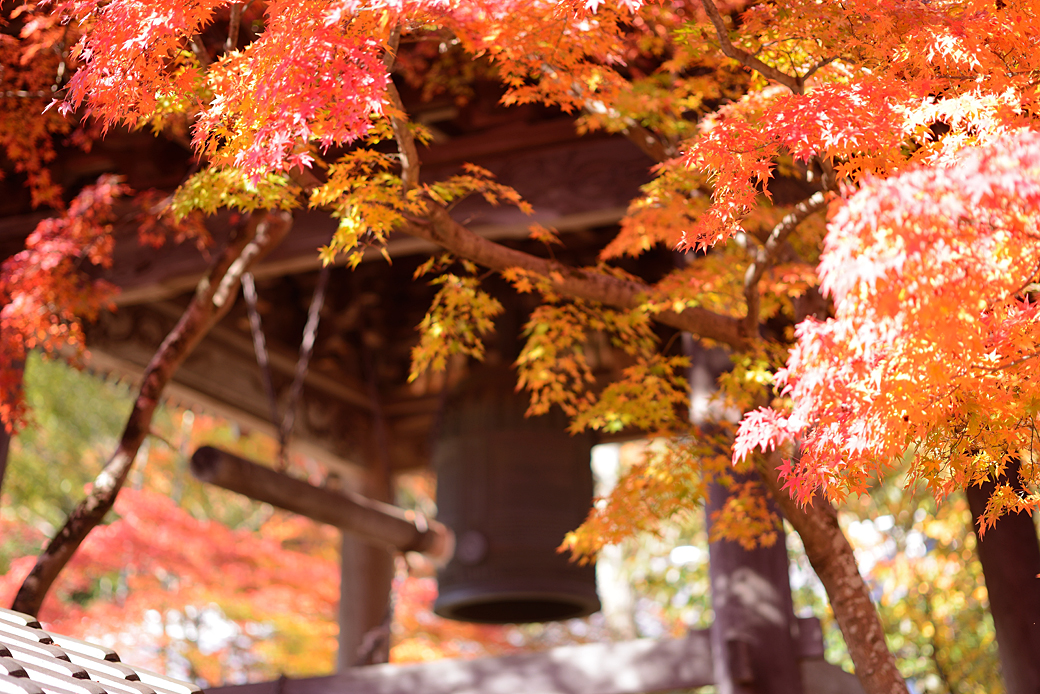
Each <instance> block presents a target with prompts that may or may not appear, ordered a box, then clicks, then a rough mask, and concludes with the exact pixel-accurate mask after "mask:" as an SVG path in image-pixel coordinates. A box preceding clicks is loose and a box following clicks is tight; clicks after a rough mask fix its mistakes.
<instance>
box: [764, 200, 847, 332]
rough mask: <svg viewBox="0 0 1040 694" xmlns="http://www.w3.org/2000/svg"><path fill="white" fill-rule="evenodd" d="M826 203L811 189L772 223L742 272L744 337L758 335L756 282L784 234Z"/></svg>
mask: <svg viewBox="0 0 1040 694" xmlns="http://www.w3.org/2000/svg"><path fill="white" fill-rule="evenodd" d="M826 204H827V198H826V197H825V196H824V194H823V193H821V192H816V193H813V194H812V195H811V196H809V197H808V198H807V199H805V200H802V201H801V202H800V203H798V204H797V205H795V207H794V209H793V210H791V211H790V212H789V213H788V214H787V215H785V216H784V218H783V219H781V220H780V221H779V223H777V225H776V226H775V227H773V230H772V232H770V234H769V238H767V239H766V241H765V243H763V244H762V246H761V247H759V248H758V250H757V251H756V253H755V260H754V262H753V263H751V265H749V266H748V269H747V270H746V271H745V273H744V299H745V301H746V302H747V315H746V316H744V333H745V335H746V336H747V337H749V338H751V337H755V336H756V335H758V311H759V306H760V304H761V296H760V294H759V291H758V283H759V282H760V281H761V280H762V277H763V276H764V275H765V274H766V272H768V271H769V268H771V267H772V266H773V264H774V263H775V262H776V256H777V253H778V252H779V250H780V248H781V247H782V246H783V245H784V243H785V242H786V241H787V238H788V237H789V236H790V235H791V234H792V233H793V232H794V230H795V229H797V228H798V225H799V224H801V223H802V222H804V221H805V220H806V219H807V218H808V217H809V216H810V215H812V214H814V213H815V212H818V211H819V210H822V209H823V208H824V206H825V205H826Z"/></svg>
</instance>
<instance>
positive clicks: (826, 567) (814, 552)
mask: <svg viewBox="0 0 1040 694" xmlns="http://www.w3.org/2000/svg"><path fill="white" fill-rule="evenodd" d="M779 457H780V456H779V454H778V453H775V452H774V453H773V454H772V455H769V456H755V464H756V467H757V469H758V472H759V474H760V475H761V476H762V481H763V482H764V483H765V485H766V487H767V488H768V489H769V492H770V494H771V495H772V497H773V498H774V499H776V502H777V503H778V504H779V505H780V509H781V510H782V511H783V513H784V516H785V517H786V518H787V520H788V521H789V522H790V523H791V525H792V526H793V527H794V529H795V531H796V532H797V533H798V535H799V536H800V537H801V538H802V545H803V546H804V547H805V555H806V556H807V557H808V558H809V563H810V564H812V567H813V570H814V571H816V575H817V576H819V577H820V581H821V582H822V583H823V587H824V588H825V589H826V590H827V597H828V599H829V600H830V603H831V609H832V610H834V618H835V619H836V620H837V622H838V626H839V627H840V628H841V632H842V633H843V634H844V635H845V643H846V644H847V645H848V648H849V655H850V656H851V657H852V662H853V664H854V665H855V667H856V676H857V677H859V680H860V682H861V683H862V685H863V689H864V690H865V691H866V692H868V694H908V692H909V690H908V689H907V686H906V682H905V681H904V680H903V677H902V675H900V674H899V669H898V668H897V667H896V661H895V657H893V655H892V652H891V651H890V650H888V645H887V644H886V643H885V630H884V628H882V626H881V620H880V619H879V618H878V614H877V609H876V608H875V607H874V602H873V601H872V600H871V599H870V589H869V588H868V586H867V583H866V581H864V580H863V576H862V575H860V573H859V567H858V566H857V565H856V556H855V554H854V553H853V551H852V546H851V545H850V544H849V541H848V539H847V538H846V537H845V534H844V533H843V532H842V530H841V527H839V525H838V513H837V511H836V510H835V509H834V507H833V506H832V505H831V504H830V503H829V502H828V501H827V500H826V499H823V498H821V497H819V496H817V497H816V498H815V499H813V502H812V504H811V505H810V506H805V507H802V506H800V505H799V504H798V503H797V502H795V500H794V499H792V498H791V496H790V495H789V494H788V493H787V492H786V491H784V489H783V488H782V485H781V484H780V479H779V477H778V475H777V472H776V469H777V467H778V466H779V464H780V460H779Z"/></svg>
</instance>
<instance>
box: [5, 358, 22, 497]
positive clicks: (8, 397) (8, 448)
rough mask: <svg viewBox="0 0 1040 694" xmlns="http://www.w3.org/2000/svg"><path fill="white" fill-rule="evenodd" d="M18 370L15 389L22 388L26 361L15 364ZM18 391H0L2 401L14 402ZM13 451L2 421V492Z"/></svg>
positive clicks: (9, 434)
mask: <svg viewBox="0 0 1040 694" xmlns="http://www.w3.org/2000/svg"><path fill="white" fill-rule="evenodd" d="M14 368H15V370H16V376H15V377H16V379H18V385H17V386H16V387H15V390H16V391H17V390H19V389H21V388H22V380H21V374H22V373H23V371H24V369H25V363H24V362H16V363H15V364H14ZM16 395H17V393H10V394H7V393H0V401H4V400H6V401H7V402H14V401H15V399H16V398H15V396H16ZM10 451H11V433H10V432H9V431H7V427H5V426H4V423H3V422H0V492H3V489H4V477H5V476H6V475H7V457H8V454H9V453H10Z"/></svg>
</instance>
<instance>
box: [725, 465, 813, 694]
mask: <svg viewBox="0 0 1040 694" xmlns="http://www.w3.org/2000/svg"><path fill="white" fill-rule="evenodd" d="M738 481H740V480H739V479H738ZM708 493H709V498H708V503H707V507H706V512H707V514H708V531H709V533H710V532H711V514H712V512H713V511H715V510H718V509H719V508H721V507H722V505H723V504H724V503H725V500H726V496H727V490H726V489H725V488H723V487H721V486H720V485H717V484H713V485H711V487H710V488H709V490H708ZM708 561H709V565H708V575H709V577H710V579H711V603H712V609H713V610H714V612H715V621H714V622H713V623H712V626H711V647H712V659H713V661H714V668H715V683H716V684H715V686H716V691H717V692H718V694H802V692H803V689H802V676H801V670H800V666H799V662H798V642H797V640H796V637H797V621H796V620H795V616H794V606H793V602H792V599H791V584H790V579H789V574H788V562H787V547H786V546H785V544H784V537H783V533H781V536H780V538H779V539H778V540H777V542H776V543H775V544H774V545H773V546H772V547H760V548H758V549H754V550H750V551H749V550H746V549H744V548H743V547H741V546H740V545H739V544H738V543H736V542H730V541H728V540H720V541H717V542H712V543H710V544H709V545H708Z"/></svg>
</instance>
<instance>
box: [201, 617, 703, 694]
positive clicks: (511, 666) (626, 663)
mask: <svg viewBox="0 0 1040 694" xmlns="http://www.w3.org/2000/svg"><path fill="white" fill-rule="evenodd" d="M713 681H714V678H713V676H712V663H711V643H710V638H709V636H708V632H707V631H706V630H705V631H694V632H691V633H690V634H689V635H688V636H686V637H685V638H681V639H665V640H653V639H638V640H635V641H623V642H619V643H590V644H584V645H580V646H561V647H559V648H553V649H551V650H548V651H543V652H540V653H523V654H519V655H506V656H500V657H498V658H477V659H474V660H454V659H453V660H436V661H432V662H429V663H420V664H408V665H392V664H390V665H373V666H370V667H365V668H356V669H354V670H351V671H348V672H343V673H339V674H336V675H331V676H328V677H308V678H301V679H292V678H282V679H279V680H276V681H274V682H260V683H256V684H243V685H237V686H229V687H210V688H208V689H207V690H206V691H207V693H208V694H416V693H417V692H421V694H526V693H532V694H533V693H536V694H637V693H639V692H657V691H664V690H669V689H691V688H694V687H703V686H707V685H709V684H712V683H713Z"/></svg>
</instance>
